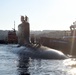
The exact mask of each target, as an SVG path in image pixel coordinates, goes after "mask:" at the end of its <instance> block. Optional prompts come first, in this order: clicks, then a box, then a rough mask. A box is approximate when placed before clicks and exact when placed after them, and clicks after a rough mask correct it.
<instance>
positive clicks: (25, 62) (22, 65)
mask: <svg viewBox="0 0 76 75" xmlns="http://www.w3.org/2000/svg"><path fill="white" fill-rule="evenodd" d="M18 67H19V68H18V72H19V75H30V73H29V72H28V67H29V58H28V57H25V55H19V64H18Z"/></svg>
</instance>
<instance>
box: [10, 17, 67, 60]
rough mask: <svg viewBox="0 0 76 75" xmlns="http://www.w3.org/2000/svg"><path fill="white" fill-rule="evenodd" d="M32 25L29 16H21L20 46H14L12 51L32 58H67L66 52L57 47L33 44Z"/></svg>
mask: <svg viewBox="0 0 76 75" xmlns="http://www.w3.org/2000/svg"><path fill="white" fill-rule="evenodd" d="M29 29H30V27H29V22H28V17H27V16H26V17H25V19H24V16H21V24H19V25H18V44H19V45H20V46H19V47H18V46H16V47H12V48H11V50H10V51H11V52H13V53H16V54H18V55H20V56H23V55H24V56H25V57H27V58H32V59H66V58H68V57H67V56H66V55H65V54H63V53H62V52H60V51H57V50H55V49H51V48H48V47H46V46H43V45H39V44H36V45H35V44H33V45H32V44H31V43H30V40H29V37H30V30H29Z"/></svg>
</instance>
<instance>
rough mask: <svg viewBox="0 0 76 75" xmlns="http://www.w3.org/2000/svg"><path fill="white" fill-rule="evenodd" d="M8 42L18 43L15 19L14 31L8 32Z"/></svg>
mask: <svg viewBox="0 0 76 75" xmlns="http://www.w3.org/2000/svg"><path fill="white" fill-rule="evenodd" d="M8 43H11V44H16V43H18V37H17V35H16V30H15V21H14V28H13V31H9V32H8Z"/></svg>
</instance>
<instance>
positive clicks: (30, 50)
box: [11, 46, 68, 59]
mask: <svg viewBox="0 0 76 75" xmlns="http://www.w3.org/2000/svg"><path fill="white" fill-rule="evenodd" d="M11 51H12V52H13V53H16V54H18V55H24V56H25V57H27V58H29V57H30V58H32V59H67V58H68V57H67V56H66V55H65V54H63V53H62V52H60V51H57V50H55V49H51V48H48V47H45V46H41V47H38V48H34V47H27V46H20V47H16V46H15V47H13V49H12V50H11Z"/></svg>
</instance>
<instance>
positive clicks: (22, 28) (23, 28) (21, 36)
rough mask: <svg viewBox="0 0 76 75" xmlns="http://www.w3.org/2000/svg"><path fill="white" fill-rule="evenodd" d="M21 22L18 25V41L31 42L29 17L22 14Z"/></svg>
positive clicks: (23, 43)
mask: <svg viewBox="0 0 76 75" xmlns="http://www.w3.org/2000/svg"><path fill="white" fill-rule="evenodd" d="M21 22H22V23H21V24H19V25H18V43H19V45H25V44H29V43H30V41H29V34H30V31H29V23H28V17H27V16H25V20H24V16H21Z"/></svg>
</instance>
